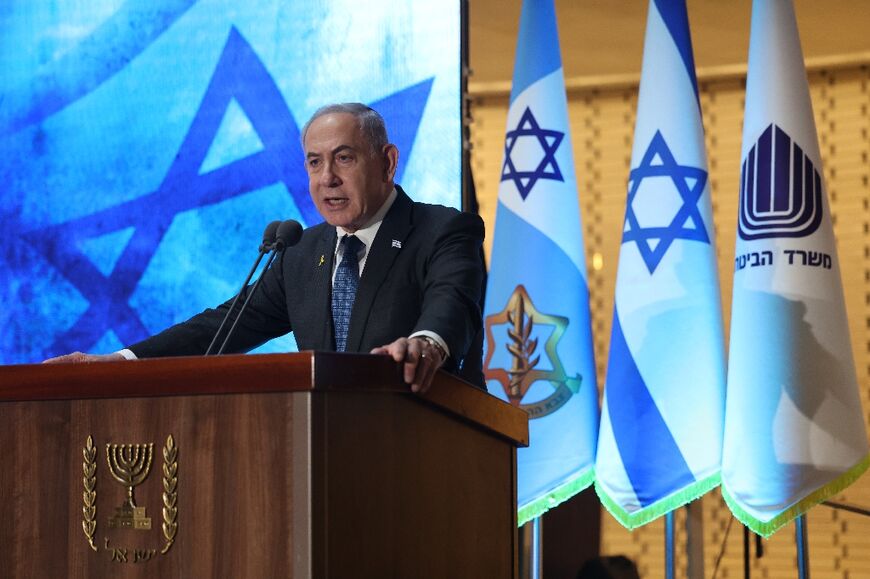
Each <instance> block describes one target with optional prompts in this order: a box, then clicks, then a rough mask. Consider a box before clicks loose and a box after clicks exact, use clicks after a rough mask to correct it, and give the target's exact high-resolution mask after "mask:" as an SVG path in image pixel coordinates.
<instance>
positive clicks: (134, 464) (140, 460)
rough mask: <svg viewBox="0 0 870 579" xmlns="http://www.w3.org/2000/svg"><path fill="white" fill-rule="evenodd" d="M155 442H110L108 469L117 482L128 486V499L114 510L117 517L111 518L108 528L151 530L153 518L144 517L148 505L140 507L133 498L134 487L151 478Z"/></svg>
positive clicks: (107, 450) (108, 446)
mask: <svg viewBox="0 0 870 579" xmlns="http://www.w3.org/2000/svg"><path fill="white" fill-rule="evenodd" d="M153 456H154V444H153V443H151V444H107V445H106V460H107V461H108V463H109V472H111V473H112V476H113V477H114V478H115V480H116V481H118V482H119V483H121V484H122V485H124V486H125V487H127V500H125V501H124V502H123V503H122V504H121V506H120V507H118V508H116V509H115V516H113V517H110V518H109V528H111V529H115V528H126V529H136V530H139V531H148V530H150V529H151V519H150V518H149V517H147V516H145V507H137V506H136V501H135V499H134V498H133V488H134V487H136V486H137V485H140V484H142V482H143V481H144V480H145V479H146V478H148V473H149V472H150V470H151V460H152V458H153Z"/></svg>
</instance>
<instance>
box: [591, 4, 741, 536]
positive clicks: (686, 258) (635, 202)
mask: <svg viewBox="0 0 870 579" xmlns="http://www.w3.org/2000/svg"><path fill="white" fill-rule="evenodd" d="M631 167H632V169H631V173H630V177H629V183H628V201H627V203H626V210H625V221H624V225H623V232H622V246H621V248H620V252H619V266H618V269H617V275H616V297H615V304H614V313H613V329H612V333H611V340H610V354H609V359H608V366H607V378H606V383H605V390H604V404H603V407H602V410H601V430H600V432H599V436H598V457H597V459H596V463H595V472H596V482H595V485H596V486H595V488H596V491H597V492H598V495H599V497H600V498H601V501H602V503H603V504H604V505H605V507H607V509H608V510H609V511H610V513H611V514H612V515H613V516H614V517H615V518H616V520H618V521H619V522H620V523H622V524H623V525H624V526H626V527H628V528H629V529H632V528H635V527H638V526H640V525H643V524H645V523H648V522H649V521H651V520H653V519H655V518H656V517H658V516H660V515H662V514H665V513H667V512H668V511H671V510H673V509H674V508H676V507H679V506H682V505H683V504H685V503H687V502H689V501H691V500H694V499H696V498H698V497H699V496H701V495H702V494H703V493H705V492H707V491H708V490H710V489H711V488H713V487H715V486H716V485H717V484H718V483H719V469H720V462H721V461H720V457H721V448H722V428H723V419H724V409H725V352H724V337H723V327H722V310H721V299H720V295H719V280H718V276H717V268H716V248H715V246H714V239H715V234H714V230H713V217H712V210H711V203H710V184H709V181H708V173H707V159H706V153H705V149H704V130H703V127H702V124H701V108H700V103H699V100H698V87H697V82H696V79H695V64H694V58H693V57H692V43H691V38H690V35H689V21H688V17H687V14H686V4H685V1H684V0H653V1H651V2H650V4H649V12H648V17H647V29H646V43H645V46H644V54H643V70H642V73H641V82H640V95H639V98H638V106H637V122H636V125H635V132H634V147H633V149H632V156H631Z"/></svg>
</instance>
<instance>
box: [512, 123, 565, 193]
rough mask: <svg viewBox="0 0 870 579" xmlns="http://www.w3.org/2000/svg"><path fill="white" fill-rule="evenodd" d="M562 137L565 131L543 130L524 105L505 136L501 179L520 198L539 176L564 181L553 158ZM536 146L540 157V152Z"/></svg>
mask: <svg viewBox="0 0 870 579" xmlns="http://www.w3.org/2000/svg"><path fill="white" fill-rule="evenodd" d="M564 138H565V133H563V132H561V131H554V130H551V129H542V128H541V126H540V125H539V124H538V121H537V119H535V115H533V114H532V109H531V108H529V107H526V110H525V112H524V113H523V116H521V117H520V121H519V123H517V128H515V129H514V130H512V131H508V132H507V134H506V135H505V139H504V167H502V172H501V180H502V181H506V180H508V179H510V180H512V181H513V182H514V184H515V185H516V187H517V190H518V191H519V192H520V196H522V198H523V200H525V198H526V197H528V195H529V193H530V192H531V190H532V188H533V187H534V186H535V183H537V182H538V179H552V180H554V181H564V180H565V179H564V178H563V177H562V171H560V170H559V163H558V162H557V161H556V151H557V150H558V149H559V145H560V144H561V143H562V139H564ZM518 145H519V146H518ZM538 148H539V149H540V153H542V154H543V156H541V155H540V154H539V152H538V150H537V149H538ZM539 156H541V159H540V160H538V157H539ZM536 161H537V162H536ZM530 166H534V169H531V170H529V169H528V167H530ZM517 167H520V168H517Z"/></svg>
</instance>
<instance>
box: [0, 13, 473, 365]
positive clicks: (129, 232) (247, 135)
mask: <svg viewBox="0 0 870 579" xmlns="http://www.w3.org/2000/svg"><path fill="white" fill-rule="evenodd" d="M449 8H450V9H445V6H444V4H443V3H435V2H425V1H422V0H421V1H409V2H401V3H398V4H396V3H388V2H387V1H386V0H383V1H381V0H378V1H374V2H368V3H366V4H365V5H362V4H360V3H357V2H351V1H347V0H337V1H330V2H325V1H316V0H305V1H300V0H295V1H293V2H286V1H281V0H252V1H251V2H245V3H238V2H232V1H229V0H199V1H197V0H127V1H121V0H92V1H91V2H84V3H83V2H73V1H72V0H42V1H40V2H30V1H25V0H12V1H11V5H9V6H8V7H6V8H4V9H3V10H2V11H0V226H2V230H3V235H2V236H0V302H2V303H3V304H4V307H3V308H2V312H0V364H12V363H29V362H37V361H39V360H41V359H44V358H45V357H48V356H53V355H57V354H61V353H65V352H69V351H73V350H82V351H89V352H93V353H103V352H111V351H114V350H117V349H120V348H122V347H123V346H124V345H126V344H130V343H132V342H135V341H138V340H140V339H143V338H145V337H147V336H149V335H151V334H153V333H156V332H158V331H160V330H162V329H164V328H166V327H167V326H169V325H172V324H174V323H177V322H180V321H183V320H185V319H187V318H189V317H190V316H192V315H194V314H196V313H198V312H199V311H201V310H202V309H203V308H206V307H213V306H215V305H217V304H219V303H221V302H223V301H224V300H226V299H228V298H230V297H232V295H233V294H234V293H236V292H237V291H238V285H239V284H240V283H241V280H242V279H243V278H244V276H245V274H246V273H247V270H248V268H249V267H250V264H251V263H252V261H253V259H254V258H255V257H256V255H257V246H258V244H259V242H260V239H261V236H262V231H263V228H264V226H265V225H266V224H267V223H268V222H270V221H272V220H276V219H281V220H283V219H296V220H298V221H299V222H301V223H302V224H303V225H304V226H306V227H307V226H311V225H314V224H316V223H318V222H320V221H321V217H320V216H319V215H318V213H317V211H316V210H315V208H314V205H313V203H312V202H311V200H310V198H309V195H308V178H307V175H306V173H305V168H304V165H303V152H302V147H301V143H300V134H299V132H300V130H301V127H302V126H303V124H304V123H305V122H306V121H307V120H308V118H309V117H310V116H311V114H312V113H313V112H314V111H315V110H316V109H317V108H318V107H319V106H321V105H324V104H329V103H334V102H352V101H357V102H363V103H366V104H368V105H369V106H371V107H373V108H375V109H376V110H378V111H379V112H380V113H381V114H382V115H383V117H384V119H385V121H386V124H387V128H388V130H389V139H390V141H391V142H393V143H395V144H396V145H397V147H398V149H399V151H400V159H399V166H398V170H397V173H396V182H397V183H400V184H401V185H402V186H403V188H404V189H405V190H406V191H408V192H409V194H410V195H411V196H412V197H413V198H414V199H416V200H418V201H425V202H430V203H440V204H444V205H450V206H453V207H459V205H460V200H461V175H460V171H461V118H460V67H461V56H460V55H461V47H460V6H459V2H458V0H457V1H456V2H452V3H451V4H450V7H449ZM293 349H295V343H294V342H293V339H292V336H286V337H284V338H279V339H278V340H273V341H272V342H269V343H267V344H266V345H264V346H262V347H261V348H260V349H258V350H257V351H258V352H275V351H288V350H293Z"/></svg>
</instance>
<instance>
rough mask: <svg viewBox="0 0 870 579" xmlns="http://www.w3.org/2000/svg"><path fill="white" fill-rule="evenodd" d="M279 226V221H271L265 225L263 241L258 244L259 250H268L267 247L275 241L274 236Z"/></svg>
mask: <svg viewBox="0 0 870 579" xmlns="http://www.w3.org/2000/svg"><path fill="white" fill-rule="evenodd" d="M280 226H281V222H280V221H273V222H271V223H270V224H269V225H267V226H266V229H265V230H264V231H263V243H261V244H260V251H269V248H270V247H271V246H272V244H273V243H275V237H276V236H277V234H278V227H280Z"/></svg>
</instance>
